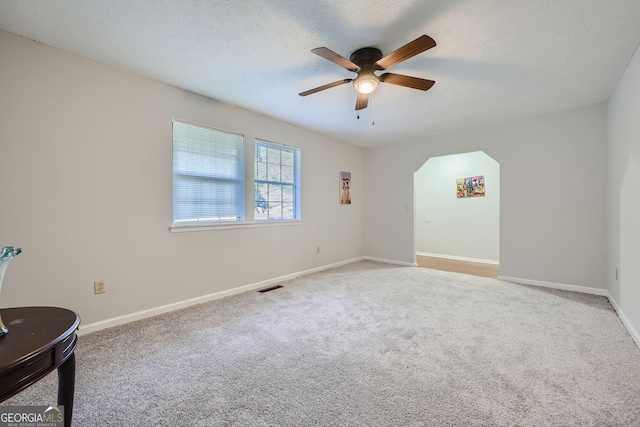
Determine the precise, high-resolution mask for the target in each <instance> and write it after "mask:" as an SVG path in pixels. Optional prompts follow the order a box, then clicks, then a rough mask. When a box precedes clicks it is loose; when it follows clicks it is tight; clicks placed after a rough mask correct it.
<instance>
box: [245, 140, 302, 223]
mask: <svg viewBox="0 0 640 427" xmlns="http://www.w3.org/2000/svg"><path fill="white" fill-rule="evenodd" d="M254 167H255V210H256V213H255V219H256V221H259V220H287V219H289V220H292V219H300V203H299V200H300V150H299V149H298V148H295V147H289V146H286V145H282V144H277V143H272V142H267V141H262V140H258V139H256V141H255V156H254Z"/></svg>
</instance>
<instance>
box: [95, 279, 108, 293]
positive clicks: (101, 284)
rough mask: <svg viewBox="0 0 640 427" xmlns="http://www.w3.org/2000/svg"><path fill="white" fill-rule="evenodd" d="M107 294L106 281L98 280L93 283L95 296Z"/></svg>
mask: <svg viewBox="0 0 640 427" xmlns="http://www.w3.org/2000/svg"><path fill="white" fill-rule="evenodd" d="M105 292H107V282H106V281H105V280H96V281H95V282H93V293H94V295H98V294H104V293H105Z"/></svg>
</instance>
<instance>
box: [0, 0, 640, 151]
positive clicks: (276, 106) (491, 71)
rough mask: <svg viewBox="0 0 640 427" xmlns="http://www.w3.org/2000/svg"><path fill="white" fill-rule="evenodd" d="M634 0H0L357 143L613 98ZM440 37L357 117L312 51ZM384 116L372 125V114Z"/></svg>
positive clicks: (39, 26) (66, 37)
mask: <svg viewBox="0 0 640 427" xmlns="http://www.w3.org/2000/svg"><path fill="white" fill-rule="evenodd" d="M639 22H640V1H639V0H607V1H602V0H528V1H527V0H521V1H516V0H378V1H375V2H372V1H370V0H243V1H238V0H210V1H204V0H57V1H51V0H28V1H25V0H2V1H0V28H2V29H4V30H7V31H10V32H13V33H16V34H19V35H22V36H24V37H28V38H30V39H34V40H37V41H39V42H42V43H44V44H47V45H50V46H54V47H57V48H60V49H63V50H66V51H70V52H73V53H76V54H78V55H82V56H85V57H87V58H91V59H94V60H96V61H99V62H103V63H106V64H110V65H113V66H116V67H120V68H124V69H127V70H130V71H133V72H135V73H138V74H141V75H144V76H148V77H150V78H152V79H156V80H159V81H162V82H166V83H169V84H171V85H174V86H177V87H181V88H184V89H187V90H189V91H192V92H196V93H199V94H202V95H205V96H208V97H211V98H214V99H217V100H220V101H223V102H227V103H229V104H233V105H237V106H240V107H244V108H247V109H249V110H253V111H257V112H260V113H263V114H265V115H268V116H272V117H275V118H278V119H281V120H283V121H286V122H289V123H293V124H296V125H298V126H301V127H304V128H308V129H312V130H315V131H318V132H320V133H324V134H327V135H330V136H332V137H335V138H338V139H340V140H343V141H346V142H349V143H352V144H356V145H361V146H370V145H379V144H386V143H393V142H398V141H404V140H407V139H413V138H416V137H420V136H421V135H430V134H435V133H442V132H448V131H451V130H453V129H459V128H464V127H471V126H476V125H479V124H482V123H487V122H500V121H505V120H510V119H516V118H521V117H526V116H531V115H537V114H542V113H546V112H550V111H558V110H563V109H568V108H573V107H577V106H582V105H588V104H593V103H597V102H601V101H605V100H607V99H608V98H609V96H610V95H611V93H612V91H613V89H614V87H615V85H616V83H617V81H618V79H619V78H620V76H621V75H622V73H623V72H624V69H625V67H626V66H627V63H628V62H629V60H630V59H631V57H632V55H633V53H634V51H635V49H636V48H637V46H638V44H639V43H640V25H639ZM422 34H427V35H429V36H431V37H432V38H433V39H435V41H436V42H437V43H438V45H437V46H436V47H435V48H433V49H431V50H428V51H426V52H424V53H422V54H420V55H418V56H415V57H413V58H411V59H409V60H407V61H405V62H403V63H401V64H398V65H396V66H394V67H392V68H391V69H390V71H391V72H394V73H399V74H408V75H412V76H417V77H422V78H426V79H432V80H435V81H436V84H435V86H434V87H433V88H432V89H431V90H429V91H427V92H422V91H417V90H413V89H408V88H404V87H399V86H393V85H388V84H383V85H381V86H380V87H379V88H378V89H377V90H376V92H375V93H374V94H373V95H372V97H371V99H370V102H369V107H368V108H367V109H365V110H362V111H361V113H360V119H359V120H358V119H356V112H355V111H354V107H355V98H356V92H355V89H354V88H353V87H352V86H351V85H349V84H347V85H343V86H339V87H335V88H332V89H328V90H326V91H323V92H319V93H316V94H313V95H310V96H307V97H300V96H298V93H299V92H302V91H304V90H307V89H311V88H314V87H316V86H320V85H323V84H325V83H329V82H333V81H336V80H340V79H344V78H352V77H354V76H355V74H353V73H351V72H349V71H347V70H344V69H342V68H340V67H338V66H337V65H335V64H333V63H331V62H329V61H327V60H325V59H322V58H320V57H318V56H316V55H314V54H312V53H311V52H310V50H311V49H313V48H316V47H321V46H325V47H328V48H329V49H331V50H333V51H335V52H337V53H339V54H341V55H342V56H345V57H347V58H348V57H349V55H350V54H351V53H352V52H353V51H354V50H356V49H358V48H361V47H365V46H374V47H377V48H379V49H380V50H381V51H382V53H383V55H386V54H388V53H390V52H391V51H393V50H395V49H397V48H399V47H401V46H402V45H404V44H405V43H407V42H409V41H411V40H413V39H415V38H416V37H418V36H420V35H422ZM372 120H375V126H372V124H371V122H372Z"/></svg>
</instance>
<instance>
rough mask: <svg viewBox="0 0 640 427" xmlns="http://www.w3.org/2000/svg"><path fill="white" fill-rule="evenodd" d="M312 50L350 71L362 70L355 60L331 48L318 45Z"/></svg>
mask: <svg viewBox="0 0 640 427" xmlns="http://www.w3.org/2000/svg"><path fill="white" fill-rule="evenodd" d="M311 52H313V53H315V54H316V55H318V56H321V57H323V58H324V59H328V60H329V61H331V62H333V63H334V64H338V65H339V66H341V67H342V68H346V69H347V70H349V71H353V72H354V73H355V72H357V71H358V70H360V67H358V66H357V65H356V64H354V63H353V62H351V61H349V60H348V59H347V58H345V57H344V56H340V55H338V54H337V53H335V52H334V51H332V50H331V49H327V48H326V47H317V48H315V49H311Z"/></svg>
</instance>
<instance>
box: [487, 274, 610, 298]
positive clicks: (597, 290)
mask: <svg viewBox="0 0 640 427" xmlns="http://www.w3.org/2000/svg"><path fill="white" fill-rule="evenodd" d="M498 280H502V281H504V282H511V283H518V284H521V285H531V286H540V287H542V288H551V289H562V290H564V291H573V292H580V293H583V294H591V295H600V296H603V297H606V296H608V295H609V291H607V290H606V289H600V288H590V287H588V286H576V285H565V284H564V283H554V282H543V281H540V280H530V279H521V278H519V277H507V276H498Z"/></svg>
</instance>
